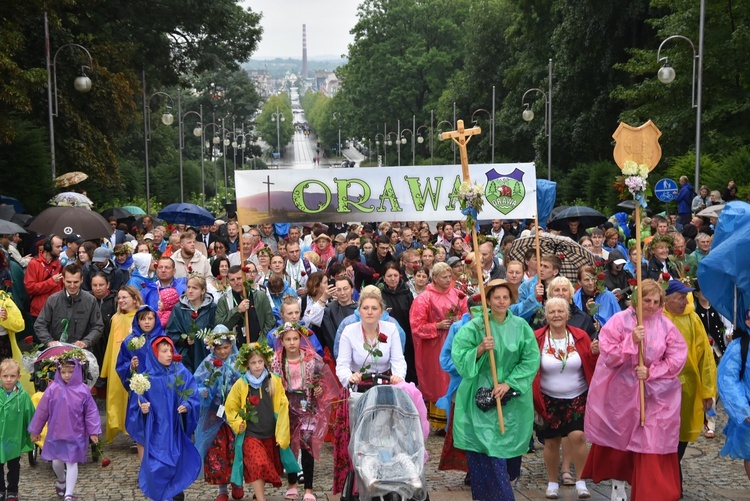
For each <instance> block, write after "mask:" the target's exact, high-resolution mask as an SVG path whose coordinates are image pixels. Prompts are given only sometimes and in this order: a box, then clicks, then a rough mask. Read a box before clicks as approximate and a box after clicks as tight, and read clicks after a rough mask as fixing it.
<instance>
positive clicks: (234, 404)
mask: <svg viewBox="0 0 750 501" xmlns="http://www.w3.org/2000/svg"><path fill="white" fill-rule="evenodd" d="M269 377H270V378H271V385H272V386H273V388H272V390H271V391H272V392H273V412H274V414H276V432H275V434H274V438H275V439H276V443H277V444H279V447H281V448H282V449H287V448H288V447H289V442H290V441H291V436H290V433H289V400H287V398H286V391H285V390H284V385H283V384H282V383H281V378H279V376H277V375H276V374H270V373H269ZM247 393H248V384H247V381H245V379H244V378H240V379H238V380H237V382H236V383H234V385H233V386H232V389H231V390H230V391H229V395H227V402H226V405H225V407H226V420H227V423H229V426H230V427H231V428H232V431H234V434H235V435H239V434H240V425H241V424H242V423H243V420H242V418H241V417H240V416H239V411H240V409H242V408H244V407H245V401H246V400H247ZM240 447H241V446H240Z"/></svg>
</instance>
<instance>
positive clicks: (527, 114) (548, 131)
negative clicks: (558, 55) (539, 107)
mask: <svg viewBox="0 0 750 501" xmlns="http://www.w3.org/2000/svg"><path fill="white" fill-rule="evenodd" d="M548 83H549V87H548V89H547V93H546V94H545V92H544V91H543V90H542V89H537V88H533V89H529V90H527V91H526V92H524V93H523V96H521V106H523V107H524V110H523V112H522V113H521V117H522V118H523V119H524V120H526V121H527V122H531V121H532V120H534V112H533V111H531V108H529V104H528V103H526V102H525V99H526V95H527V94H528V93H529V92H538V93H539V94H541V95H542V96H544V135H545V136H546V137H547V179H548V180H551V179H552V59H550V60H549V76H548Z"/></svg>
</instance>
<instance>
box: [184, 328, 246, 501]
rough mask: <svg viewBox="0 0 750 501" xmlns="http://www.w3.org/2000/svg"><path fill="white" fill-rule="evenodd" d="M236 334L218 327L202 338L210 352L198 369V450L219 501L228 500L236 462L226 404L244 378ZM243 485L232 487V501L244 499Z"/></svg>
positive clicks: (196, 445) (196, 373)
mask: <svg viewBox="0 0 750 501" xmlns="http://www.w3.org/2000/svg"><path fill="white" fill-rule="evenodd" d="M235 340H236V335H235V333H234V332H230V331H229V329H227V328H226V327H225V326H224V325H221V324H219V325H217V326H216V327H214V330H213V332H212V333H211V334H210V335H208V336H206V337H205V338H204V339H203V342H204V343H205V345H206V346H207V347H208V349H209V350H210V353H209V354H208V356H207V357H206V358H205V359H203V361H202V362H201V363H200V365H198V367H197V368H196V370H195V381H196V383H197V385H198V395H199V397H200V402H201V407H200V418H199V419H198V428H197V429H196V431H195V447H196V448H197V449H198V453H199V454H200V456H201V458H203V469H204V478H205V480H206V482H207V483H209V484H211V485H217V486H218V489H219V493H218V495H217V496H216V501H227V500H228V499H229V493H228V491H227V484H229V482H230V479H231V476H232V463H233V462H234V433H233V432H232V429H231V428H230V427H229V424H227V418H226V411H225V408H224V401H225V400H226V397H227V394H228V393H229V390H230V389H231V388H232V385H234V383H235V382H236V381H237V380H238V379H239V378H240V377H241V376H242V375H241V374H240V373H239V371H237V370H236V369H235V368H234V364H235V362H236V361H237V345H236V343H235ZM244 495H245V493H244V491H243V489H242V485H239V486H237V485H232V499H242V498H243V497H244Z"/></svg>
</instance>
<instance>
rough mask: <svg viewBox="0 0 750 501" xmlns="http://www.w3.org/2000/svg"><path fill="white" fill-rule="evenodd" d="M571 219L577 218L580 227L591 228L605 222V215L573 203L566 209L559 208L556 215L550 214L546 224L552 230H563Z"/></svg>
mask: <svg viewBox="0 0 750 501" xmlns="http://www.w3.org/2000/svg"><path fill="white" fill-rule="evenodd" d="M571 219H578V220H579V221H580V227H581V228H583V229H585V228H593V227H595V226H599V225H600V224H603V223H606V222H607V216H605V215H604V214H602V213H601V212H599V211H598V210H594V209H591V208H589V207H583V206H580V205H574V206H573V207H568V208H567V209H564V210H561V211H560V212H558V213H557V214H556V215H554V216H552V220H551V221H550V222H549V223H548V224H547V226H548V227H549V228H550V229H552V230H557V231H563V230H567V229H568V221H570V220H571Z"/></svg>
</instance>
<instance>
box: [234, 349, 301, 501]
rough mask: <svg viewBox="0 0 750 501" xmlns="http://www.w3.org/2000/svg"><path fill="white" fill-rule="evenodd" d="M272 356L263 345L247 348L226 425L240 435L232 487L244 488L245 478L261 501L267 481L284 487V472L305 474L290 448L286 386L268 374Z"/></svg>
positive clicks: (241, 356)
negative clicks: (282, 481)
mask: <svg viewBox="0 0 750 501" xmlns="http://www.w3.org/2000/svg"><path fill="white" fill-rule="evenodd" d="M273 355H274V352H273V350H272V349H271V347H269V346H268V344H266V343H265V342H264V343H250V344H245V345H243V346H242V348H241V349H240V352H239V354H238V355H237V364H236V367H237V368H238V369H240V370H243V371H245V373H244V375H243V376H242V378H240V379H239V380H238V381H237V382H236V383H234V385H233V386H232V390H231V391H230V392H229V396H228V397H227V401H226V416H227V422H228V423H229V426H231V427H232V431H234V433H235V435H237V438H236V440H235V443H236V444H237V445H236V446H235V448H234V450H235V456H234V466H233V468H232V483H233V484H235V485H242V483H243V476H244V481H245V482H248V483H250V484H252V487H253V493H254V494H255V497H256V498H257V500H258V501H265V499H266V496H265V486H266V482H268V483H270V484H272V485H273V486H274V487H281V473H282V472H283V469H286V471H287V473H299V472H300V470H301V468H300V467H299V465H298V464H297V462H296V460H295V459H294V454H293V453H292V452H291V450H290V449H289V443H290V436H289V401H288V400H287V398H286V393H285V392H284V385H283V384H282V383H281V378H280V377H279V376H277V375H275V374H271V373H269V372H268V369H267V365H268V364H269V363H270V362H271V359H272V358H273ZM282 462H283V465H284V466H283V469H282ZM243 474H244V475H243Z"/></svg>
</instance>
